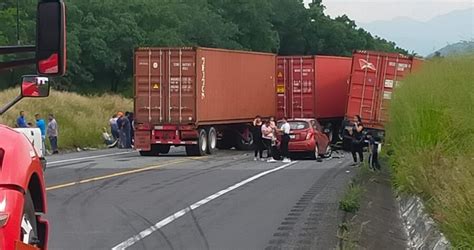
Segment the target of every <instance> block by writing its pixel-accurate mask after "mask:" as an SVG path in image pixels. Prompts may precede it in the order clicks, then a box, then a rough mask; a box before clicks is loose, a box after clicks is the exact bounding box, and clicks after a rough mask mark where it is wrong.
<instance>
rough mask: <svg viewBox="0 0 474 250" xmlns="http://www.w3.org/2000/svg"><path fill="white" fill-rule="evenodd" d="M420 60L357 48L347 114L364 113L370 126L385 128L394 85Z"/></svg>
mask: <svg viewBox="0 0 474 250" xmlns="http://www.w3.org/2000/svg"><path fill="white" fill-rule="evenodd" d="M419 62H420V61H419V60H418V59H415V58H414V57H411V56H405V55H402V54H398V53H383V52H374V51H355V52H354V54H353V57H352V73H351V79H350V84H349V93H348V95H349V98H348V102H347V109H346V117H347V118H348V119H351V120H352V119H353V117H354V116H355V115H360V116H361V118H362V121H363V123H364V126H365V127H366V128H371V129H380V130H383V128H384V124H385V122H386V121H387V120H388V112H387V110H388V108H389V106H390V99H391V98H392V92H393V90H394V88H395V87H396V86H397V85H398V84H400V81H401V80H403V77H405V76H406V75H408V74H409V73H410V72H411V71H412V69H413V68H414V65H415V66H416V65H418V64H419Z"/></svg>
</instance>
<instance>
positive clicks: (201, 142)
mask: <svg viewBox="0 0 474 250" xmlns="http://www.w3.org/2000/svg"><path fill="white" fill-rule="evenodd" d="M206 150H207V133H206V130H204V129H199V138H198V144H197V145H187V146H186V154H187V155H188V156H204V155H206Z"/></svg>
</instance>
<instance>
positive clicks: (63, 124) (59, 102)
mask: <svg viewBox="0 0 474 250" xmlns="http://www.w3.org/2000/svg"><path fill="white" fill-rule="evenodd" d="M18 92H19V89H17V88H15V89H9V90H5V91H2V92H0V100H1V102H2V103H1V104H0V105H3V104H5V103H6V102H7V101H9V100H12V99H13V98H14V97H15V96H16V95H18ZM132 106H133V105H132V100H130V99H126V98H123V97H121V96H118V95H102V96H81V95H78V94H75V93H68V92H59V91H54V90H51V93H50V96H49V97H47V98H38V99H34V98H29V99H28V100H22V101H20V102H19V103H18V104H17V105H15V106H14V107H13V108H12V109H10V110H9V111H8V112H7V113H5V114H4V115H2V116H1V117H0V124H5V125H8V126H11V127H14V125H15V121H16V118H17V117H18V114H19V112H20V111H21V110H24V111H25V113H26V118H27V122H33V124H34V115H35V114H36V113H39V114H41V116H42V118H43V119H45V121H46V122H47V115H48V114H49V113H53V114H54V115H55V116H56V120H57V122H58V125H59V137H58V144H59V148H60V149H63V150H64V149H75V148H77V147H80V148H86V147H103V146H104V143H103V140H102V137H101V134H102V129H103V128H104V127H105V128H107V129H108V128H109V127H108V121H109V119H110V117H111V116H112V115H113V114H114V113H116V112H117V111H131V110H132Z"/></svg>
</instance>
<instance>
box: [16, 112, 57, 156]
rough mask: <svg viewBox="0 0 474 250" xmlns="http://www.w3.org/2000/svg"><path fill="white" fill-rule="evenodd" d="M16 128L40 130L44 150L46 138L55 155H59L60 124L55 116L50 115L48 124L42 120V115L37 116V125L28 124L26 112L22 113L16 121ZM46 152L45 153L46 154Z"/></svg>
mask: <svg viewBox="0 0 474 250" xmlns="http://www.w3.org/2000/svg"><path fill="white" fill-rule="evenodd" d="M15 126H16V127H17V128H39V129H40V131H41V138H42V140H43V149H45V141H46V137H48V139H49V143H50V145H51V151H52V153H53V154H58V153H59V151H58V123H57V122H56V119H55V118H54V115H53V114H49V115H48V124H46V122H45V121H44V119H42V118H41V115H40V114H35V123H34V124H33V123H32V122H28V121H27V119H26V116H25V111H20V115H19V116H18V118H17V119H16V124H15ZM44 153H45V152H43V154H44Z"/></svg>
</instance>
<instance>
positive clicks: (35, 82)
mask: <svg viewBox="0 0 474 250" xmlns="http://www.w3.org/2000/svg"><path fill="white" fill-rule="evenodd" d="M47 96H49V79H48V77H41V76H22V78H21V97H47Z"/></svg>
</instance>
